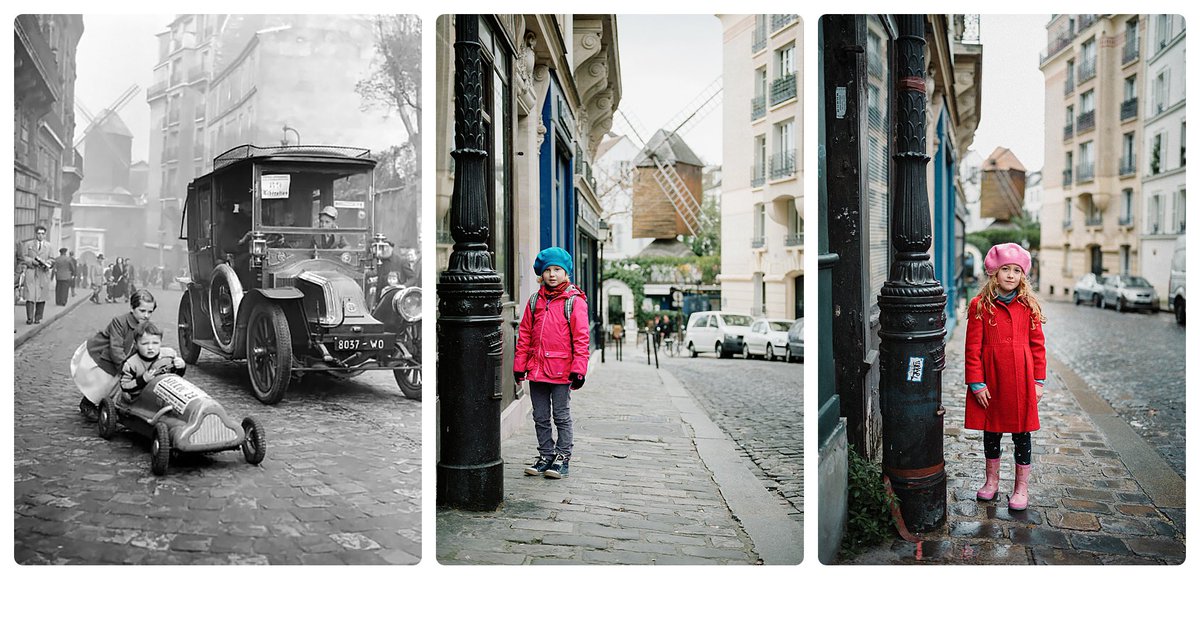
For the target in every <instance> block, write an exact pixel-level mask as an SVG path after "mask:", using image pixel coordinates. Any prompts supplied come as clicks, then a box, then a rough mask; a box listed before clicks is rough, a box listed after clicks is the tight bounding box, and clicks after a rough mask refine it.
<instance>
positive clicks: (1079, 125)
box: [1075, 110, 1096, 134]
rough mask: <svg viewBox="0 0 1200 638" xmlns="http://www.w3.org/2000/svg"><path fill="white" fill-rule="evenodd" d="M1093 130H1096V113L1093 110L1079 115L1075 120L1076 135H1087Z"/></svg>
mask: <svg viewBox="0 0 1200 638" xmlns="http://www.w3.org/2000/svg"><path fill="white" fill-rule="evenodd" d="M1094 128H1096V111H1094V110H1093V111H1088V112H1087V113H1084V114H1082V115H1080V116H1079V117H1078V118H1076V120H1075V132H1076V133H1080V134H1082V133H1087V132H1088V131H1090V130H1092V129H1094Z"/></svg>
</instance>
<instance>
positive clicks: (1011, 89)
mask: <svg viewBox="0 0 1200 638" xmlns="http://www.w3.org/2000/svg"><path fill="white" fill-rule="evenodd" d="M1049 21H1050V16H1049V15H1012V16H1009V15H984V16H982V17H981V18H980V31H979V37H980V40H981V42H982V44H983V105H982V106H981V111H982V114H981V118H980V122H979V128H978V129H977V130H976V131H975V142H974V144H973V145H972V146H971V150H974V151H975V152H977V153H979V155H980V160H982V159H984V158H986V157H987V156H988V155H991V153H992V151H993V150H995V149H996V147H997V146H1003V147H1006V148H1009V149H1011V150H1012V152H1013V153H1014V154H1016V156H1017V159H1019V160H1021V163H1022V164H1024V165H1025V168H1026V170H1028V171H1030V172H1033V171H1040V170H1042V164H1043V161H1044V155H1045V144H1046V139H1045V134H1044V130H1045V119H1046V111H1045V103H1046V99H1045V97H1046V80H1045V77H1044V76H1043V75H1042V72H1041V71H1039V70H1038V56H1039V55H1040V54H1041V52H1042V51H1043V50H1045V48H1046V23H1047V22H1049Z"/></svg>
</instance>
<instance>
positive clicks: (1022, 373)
mask: <svg viewBox="0 0 1200 638" xmlns="http://www.w3.org/2000/svg"><path fill="white" fill-rule="evenodd" d="M1031 261H1032V259H1031V257H1030V255H1029V251H1027V250H1025V249H1024V248H1022V247H1021V246H1019V245H1017V244H1011V243H1010V244H997V245H995V246H992V248H991V250H989V251H988V253H987V257H986V258H985V259H984V261H983V265H984V270H985V271H986V272H987V275H988V278H987V281H986V282H985V283H984V285H983V288H982V289H981V290H980V291H979V294H978V295H977V296H976V297H975V298H974V299H972V300H971V304H970V306H969V307H968V309H967V343H966V350H965V354H966V381H967V384H968V385H969V386H970V390H971V394H972V395H973V396H974V400H971V399H968V400H967V416H966V427H967V429H970V430H983V454H984V457H985V460H986V479H985V482H984V485H983V487H982V488H981V489H980V490H979V491H978V492H977V493H976V497H977V498H978V499H979V500H982V501H990V500H992V499H994V498H996V492H997V490H998V489H999V485H1000V442H1001V437H1002V436H1003V434H1004V433H1005V432H1008V433H1011V434H1012V440H1013V447H1014V448H1015V451H1014V457H1015V460H1016V480H1015V481H1014V485H1013V491H1012V495H1010V496H1009V498H1008V508H1009V509H1011V510H1023V509H1025V508H1026V507H1027V506H1028V503H1029V474H1030V471H1031V469H1032V456H1033V441H1032V436H1031V435H1030V433H1031V432H1033V431H1034V430H1037V429H1038V428H1039V427H1040V425H1039V423H1038V402H1040V401H1041V400H1042V389H1043V386H1044V385H1045V383H1046V338H1045V335H1043V334H1042V324H1043V323H1045V322H1046V316H1045V315H1044V314H1043V313H1042V307H1041V305H1040V304H1039V303H1038V300H1037V297H1036V296H1035V295H1034V294H1033V290H1032V289H1031V288H1030V285H1029V280H1028V279H1027V278H1026V277H1025V273H1027V272H1028V271H1029V266H1030V262H1031Z"/></svg>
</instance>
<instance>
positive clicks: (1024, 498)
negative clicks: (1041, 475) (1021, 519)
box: [1008, 463, 1032, 512]
mask: <svg viewBox="0 0 1200 638" xmlns="http://www.w3.org/2000/svg"><path fill="white" fill-rule="evenodd" d="M1031 467H1032V466H1030V465H1021V464H1019V463H1018V464H1017V480H1016V483H1014V484H1013V493H1012V496H1009V497H1008V509H1010V510H1017V511H1018V512H1019V511H1021V510H1024V509H1025V508H1026V507H1027V506H1028V505H1029V472H1030V469H1031Z"/></svg>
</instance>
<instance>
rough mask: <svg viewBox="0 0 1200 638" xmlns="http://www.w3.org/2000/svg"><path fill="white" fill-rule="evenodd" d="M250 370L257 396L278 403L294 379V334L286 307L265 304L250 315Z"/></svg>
mask: <svg viewBox="0 0 1200 638" xmlns="http://www.w3.org/2000/svg"><path fill="white" fill-rule="evenodd" d="M246 329H247V333H246V368H247V369H248V370H249V371H250V386H251V388H252V389H253V390H254V396H255V397H256V398H257V399H258V400H259V401H262V402H263V403H266V404H268V405H269V404H272V403H278V402H279V401H280V399H282V398H283V395H284V393H286V392H287V388H288V383H290V382H291V380H292V333H291V332H290V331H289V330H288V322H287V315H285V314H284V312H283V308H280V307H279V306H276V305H275V304H272V303H262V304H259V305H257V306H255V307H254V311H253V312H251V313H250V321H249V323H248V324H247V326H246Z"/></svg>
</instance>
